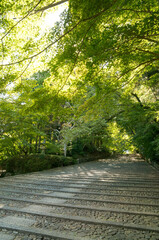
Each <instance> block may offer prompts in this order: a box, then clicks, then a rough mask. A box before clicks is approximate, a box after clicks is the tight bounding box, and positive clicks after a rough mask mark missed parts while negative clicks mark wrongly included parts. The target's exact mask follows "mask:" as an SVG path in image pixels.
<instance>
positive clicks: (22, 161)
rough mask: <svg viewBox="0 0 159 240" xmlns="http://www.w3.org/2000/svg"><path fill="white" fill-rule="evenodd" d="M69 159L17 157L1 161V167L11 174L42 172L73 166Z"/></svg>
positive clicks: (41, 156) (36, 155) (51, 156)
mask: <svg viewBox="0 0 159 240" xmlns="http://www.w3.org/2000/svg"><path fill="white" fill-rule="evenodd" d="M75 163H76V160H75V159H73V158H71V157H63V156H57V155H42V154H34V155H33V154H31V155H17V156H14V157H10V158H8V159H5V160H3V161H1V166H2V167H3V169H6V171H7V172H10V173H12V174H17V173H27V172H35V171H42V170H45V169H50V168H54V167H60V166H67V165H71V164H75Z"/></svg>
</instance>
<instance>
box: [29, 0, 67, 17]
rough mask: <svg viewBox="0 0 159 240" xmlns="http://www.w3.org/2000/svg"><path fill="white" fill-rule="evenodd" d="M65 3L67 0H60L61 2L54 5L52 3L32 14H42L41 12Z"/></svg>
mask: <svg viewBox="0 0 159 240" xmlns="http://www.w3.org/2000/svg"><path fill="white" fill-rule="evenodd" d="M65 2H68V0H61V1H59V2H56V3H55V2H53V3H51V4H49V5H47V6H45V7H43V8H40V9H37V10H35V11H34V13H33V14H36V13H38V12H43V11H45V10H47V9H49V8H53V7H55V6H58V5H60V4H63V3H65Z"/></svg>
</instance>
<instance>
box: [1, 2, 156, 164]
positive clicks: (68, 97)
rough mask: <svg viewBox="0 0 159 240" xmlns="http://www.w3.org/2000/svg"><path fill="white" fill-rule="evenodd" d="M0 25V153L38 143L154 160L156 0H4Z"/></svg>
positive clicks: (33, 147)
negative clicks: (133, 153)
mask: <svg viewBox="0 0 159 240" xmlns="http://www.w3.org/2000/svg"><path fill="white" fill-rule="evenodd" d="M62 6H63V12H62V13H61V15H60V20H58V21H56V22H55V21H54V19H53V16H54V15H55V14H56V10H57V8H58V7H62ZM48 14H52V15H51V16H52V25H49V26H48V25H47V24H46V19H47V16H48ZM0 21H1V25H0V38H1V44H0V48H1V56H0V57H1V60H0V68H1V77H0V83H1V84H0V111H1V115H0V124H1V139H0V149H1V158H5V157H6V156H10V155H15V154H28V153H32V152H39V151H40V145H41V144H42V142H43V141H44V143H45V145H46V146H47V147H48V149H50V148H51V147H52V149H55V150H56V151H55V152H58V151H60V150H57V148H58V149H61V147H60V146H61V145H63V146H64V152H65V155H66V150H67V148H68V151H69V154H71V151H72V152H73V151H74V152H76V148H81V152H83V151H84V149H87V150H88V149H90V148H92V149H96V150H98V151H102V150H103V149H107V150H109V151H112V152H113V151H116V152H126V151H127V150H130V151H133V150H135V149H136V151H138V152H139V153H141V154H142V155H143V156H144V157H145V158H147V159H151V160H157V159H158V157H159V96H158V94H159V68H158V60H159V51H158V50H159V44H158V43H159V38H158V36H159V31H158V29H159V7H158V1H157V0H138V1H137V0H129V1H126V0H120V1H118V0H92V1H82V0H69V1H67V0H61V1H60V0H57V1H56V0H55V1H51V0H39V1H31V0H18V1H14V0H9V1H8V0H3V2H2V3H1V5H0ZM60 144H61V145H60ZM55 145H56V147H55ZM46 146H45V147H46ZM77 146H78V147H77ZM69 149H71V150H69ZM77 152H78V150H77Z"/></svg>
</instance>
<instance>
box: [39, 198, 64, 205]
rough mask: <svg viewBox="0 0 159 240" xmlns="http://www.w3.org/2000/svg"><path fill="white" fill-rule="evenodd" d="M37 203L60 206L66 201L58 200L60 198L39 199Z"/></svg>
mask: <svg viewBox="0 0 159 240" xmlns="http://www.w3.org/2000/svg"><path fill="white" fill-rule="evenodd" d="M39 202H42V203H43V202H44V203H48V204H49V203H50V204H54V203H57V204H60V203H65V202H66V200H65V199H60V198H49V197H48V198H47V197H45V198H41V199H40V201H39Z"/></svg>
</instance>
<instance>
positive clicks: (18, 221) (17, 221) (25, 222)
mask: <svg viewBox="0 0 159 240" xmlns="http://www.w3.org/2000/svg"><path fill="white" fill-rule="evenodd" d="M4 210H8V211H13V212H18V213H23V214H24V213H25V214H30V215H33V216H35V215H37V216H42V217H49V218H56V219H63V220H69V221H71V222H73V221H74V222H80V223H84V224H93V225H102V226H113V227H119V228H128V229H134V230H141V231H153V232H157V233H159V228H158V227H155V228H154V227H150V226H145V225H136V224H127V223H124V222H112V221H102V220H97V219H94V218H91V219H90V218H86V217H81V216H72V215H64V214H53V213H49V211H48V212H47V209H44V208H43V209H40V210H39V211H38V210H37V211H35V209H34V208H33V207H31V208H30V207H27V208H23V209H21V210H19V209H18V208H10V207H5V208H4ZM27 216H28V215H27ZM13 222H14V225H15V226H16V225H18V226H28V227H31V226H32V225H33V224H34V223H35V220H32V219H30V218H29V217H27V218H24V217H14V216H10V215H9V216H5V217H2V218H0V226H1V224H5V223H8V224H12V223H13Z"/></svg>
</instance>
